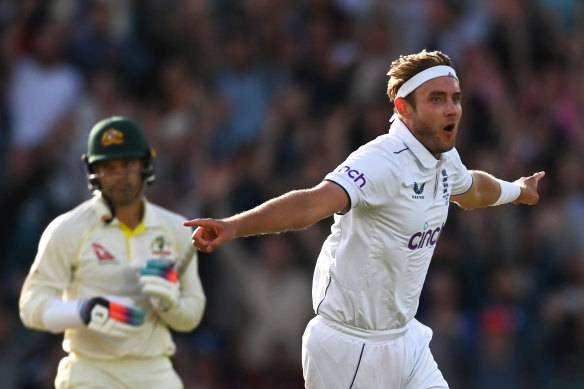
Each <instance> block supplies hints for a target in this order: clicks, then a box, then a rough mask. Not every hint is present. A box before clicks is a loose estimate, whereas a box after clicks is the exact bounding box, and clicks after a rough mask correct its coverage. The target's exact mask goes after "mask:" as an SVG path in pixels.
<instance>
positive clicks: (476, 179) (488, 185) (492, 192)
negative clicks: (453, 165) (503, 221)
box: [452, 170, 501, 209]
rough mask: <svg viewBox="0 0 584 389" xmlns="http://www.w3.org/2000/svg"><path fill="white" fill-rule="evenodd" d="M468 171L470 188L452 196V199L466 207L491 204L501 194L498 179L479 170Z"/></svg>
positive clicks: (472, 207) (480, 206)
mask: <svg viewBox="0 0 584 389" xmlns="http://www.w3.org/2000/svg"><path fill="white" fill-rule="evenodd" d="M470 173H471V175H472V177H473V184H472V186H471V189H470V190H469V191H468V192H467V193H464V194H462V195H458V196H453V197H452V201H454V202H455V203H457V204H458V205H459V206H461V207H462V208H466V209H474V208H483V207H488V206H491V205H493V204H494V203H495V202H496V201H497V200H498V199H499V196H500V195H501V186H500V184H499V180H497V178H495V177H494V176H492V175H491V174H489V173H486V172H483V171H480V170H471V171H470Z"/></svg>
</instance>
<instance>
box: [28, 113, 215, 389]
mask: <svg viewBox="0 0 584 389" xmlns="http://www.w3.org/2000/svg"><path fill="white" fill-rule="evenodd" d="M82 160H83V162H84V164H85V167H86V170H87V178H88V181H89V188H90V190H91V191H92V192H93V194H94V195H93V196H92V198H91V199H89V200H87V201H85V202H83V203H81V204H80V205H78V206H77V207H75V208H74V209H72V210H70V211H69V212H67V213H65V214H62V215H60V216H58V217H57V218H55V219H54V220H53V221H52V222H51V223H50V224H49V225H48V227H47V228H46V230H45V231H44V232H43V234H42V236H41V239H40V243H39V247H38V252H37V254H36V258H35V260H34V263H33V264H32V267H31V269H30V272H29V274H28V275H27V277H26V279H25V282H24V285H23V288H22V292H21V296H20V301H19V308H20V317H21V319H22V321H23V323H24V324H25V326H27V327H29V328H32V329H36V330H41V331H48V332H51V333H61V332H64V341H63V349H64V350H65V352H66V353H67V356H65V357H64V358H63V359H62V360H61V361H60V363H59V367H58V371H57V375H56V378H55V387H56V388H176V389H178V388H183V383H182V381H181V379H180V377H179V376H178V374H177V373H176V371H175V369H174V367H173V365H172V362H171V360H170V357H171V356H172V355H173V354H174V352H175V350H176V345H175V343H174V341H173V339H172V335H171V330H174V331H178V332H188V331H192V330H193V329H194V328H196V327H197V325H198V324H199V323H200V321H201V318H202V316H203V312H204V309H205V304H206V298H205V294H204V292H203V288H202V285H201V281H200V278H199V275H198V264H197V252H196V250H195V249H193V248H191V245H190V233H189V231H186V230H185V229H184V227H182V226H181V222H182V221H183V220H185V218H184V217H183V216H181V215H179V214H176V213H174V212H171V211H169V210H167V209H164V208H162V207H160V206H157V205H155V204H153V203H151V202H149V201H148V200H147V199H146V197H145V195H144V192H145V189H146V187H147V186H149V185H151V184H152V183H153V182H154V179H155V153H154V151H153V149H151V148H150V146H149V143H148V141H147V139H146V136H145V134H144V132H143V131H142V129H141V128H140V127H139V126H138V124H137V123H135V122H134V121H132V120H129V119H127V118H123V117H110V118H107V119H103V120H101V121H99V122H98V123H97V124H95V126H94V127H93V128H92V129H91V131H90V134H89V139H88V145H87V153H86V154H85V155H83V156H82Z"/></svg>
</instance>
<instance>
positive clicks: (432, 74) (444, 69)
mask: <svg viewBox="0 0 584 389" xmlns="http://www.w3.org/2000/svg"><path fill="white" fill-rule="evenodd" d="M443 76H448V77H454V78H456V79H457V80H458V77H457V76H456V72H455V71H454V69H452V68H451V67H450V66H445V65H439V66H433V67H431V68H428V69H426V70H423V71H421V72H420V73H418V74H416V75H415V76H414V77H412V78H410V79H409V80H407V81H406V82H404V83H403V85H402V86H401V87H400V88H399V89H398V91H397V95H396V96H395V98H396V99H397V98H398V97H402V98H403V97H406V96H407V95H409V94H410V93H412V92H413V91H414V90H415V89H416V88H417V87H419V86H420V85H422V84H423V83H425V82H426V81H430V80H431V79H433V78H437V77H443Z"/></svg>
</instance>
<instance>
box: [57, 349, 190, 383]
mask: <svg viewBox="0 0 584 389" xmlns="http://www.w3.org/2000/svg"><path fill="white" fill-rule="evenodd" d="M55 388H57V389H136V388H140V389H147V388H149V389H150V388H151V389H160V388H164V389H182V388H183V383H182V381H181V379H180V378H179V376H178V374H177V373H176V372H175V370H174V368H173V366H172V363H171V361H170V359H169V358H168V357H162V356H161V357H154V358H123V359H118V360H113V361H96V360H89V359H85V358H81V357H78V356H76V355H75V354H69V355H68V356H66V357H65V358H63V359H61V362H60V363H59V369H58V371H57V377H56V378H55Z"/></svg>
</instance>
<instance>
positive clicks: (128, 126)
mask: <svg viewBox="0 0 584 389" xmlns="http://www.w3.org/2000/svg"><path fill="white" fill-rule="evenodd" d="M125 158H142V159H143V160H144V170H143V172H142V178H143V179H144V182H146V183H147V184H148V185H150V184H152V183H153V182H154V179H155V175H154V167H155V166H154V160H155V153H154V150H152V149H151V148H150V145H149V144H148V140H147V139H146V135H145V134H144V132H143V131H142V129H141V128H140V127H139V126H138V125H137V124H136V123H135V122H133V121H132V120H130V119H127V118H124V117H121V116H113V117H110V118H107V119H103V120H101V121H99V122H97V123H96V124H95V125H94V126H93V128H92V129H91V131H90V132H89V139H88V141H87V154H84V155H83V156H82V159H83V161H84V162H85V165H86V167H87V171H88V178H89V188H90V189H91V190H99V189H100V185H99V181H98V180H97V178H96V177H95V176H94V169H93V165H94V164H95V163H96V162H101V161H108V160H113V159H125Z"/></svg>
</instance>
